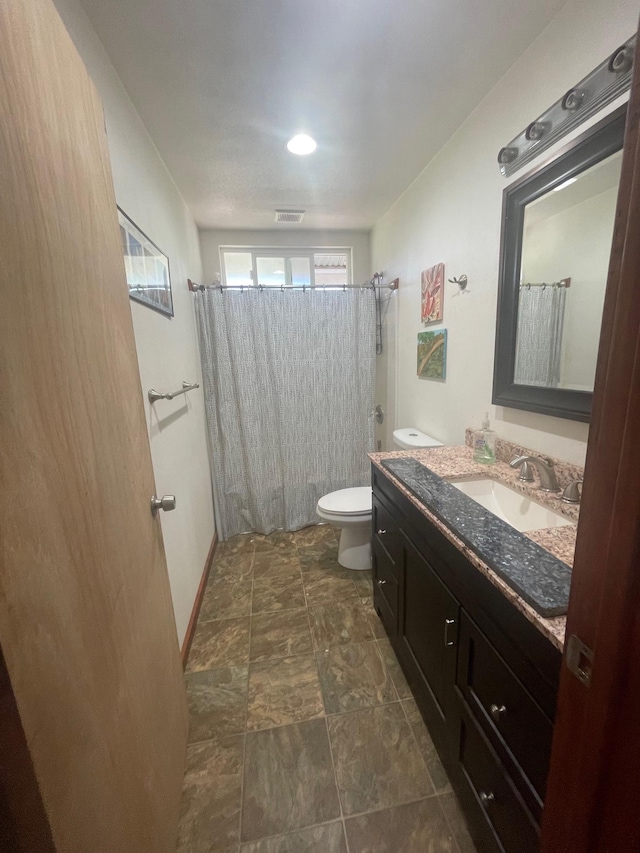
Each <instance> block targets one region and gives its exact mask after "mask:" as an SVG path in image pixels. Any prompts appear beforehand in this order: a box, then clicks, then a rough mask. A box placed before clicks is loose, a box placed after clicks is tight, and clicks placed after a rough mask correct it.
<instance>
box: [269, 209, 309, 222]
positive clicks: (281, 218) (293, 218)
mask: <svg viewBox="0 0 640 853" xmlns="http://www.w3.org/2000/svg"><path fill="white" fill-rule="evenodd" d="M304 214H305V211H304V210H276V218H275V222H289V223H291V222H302V217H303V216H304Z"/></svg>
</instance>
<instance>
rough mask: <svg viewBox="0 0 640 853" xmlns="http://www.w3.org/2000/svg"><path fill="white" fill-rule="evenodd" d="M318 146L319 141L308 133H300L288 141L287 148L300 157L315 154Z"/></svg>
mask: <svg viewBox="0 0 640 853" xmlns="http://www.w3.org/2000/svg"><path fill="white" fill-rule="evenodd" d="M317 147H318V143H317V142H316V141H315V139H312V138H311V137H310V136H308V135H307V134H306V133H298V134H297V136H294V137H293V139H290V140H289V141H288V142H287V150H289V151H290V152H291V153H292V154H298V155H299V156H300V157H304V156H306V155H307V154H313V152H314V151H315V150H316V148H317Z"/></svg>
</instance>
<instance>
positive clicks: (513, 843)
mask: <svg viewBox="0 0 640 853" xmlns="http://www.w3.org/2000/svg"><path fill="white" fill-rule="evenodd" d="M459 750H460V751H459V756H458V760H459V762H460V765H461V769H462V776H463V779H464V782H465V784H466V785H467V786H468V787H469V788H470V789H471V794H472V797H473V799H474V800H475V803H476V806H477V808H478V809H479V811H480V813H481V814H482V816H483V818H484V820H485V821H486V822H487V824H488V825H489V828H490V831H491V833H492V834H493V835H494V836H495V837H496V839H497V840H498V842H499V845H500V849H504V850H505V851H506V853H537V851H538V845H539V837H538V828H537V825H536V823H535V821H534V819H533V818H532V816H531V815H530V813H529V811H528V810H527V807H526V806H525V804H524V802H523V801H522V799H521V797H520V796H519V794H518V791H517V790H516V788H515V787H514V785H513V782H512V781H511V779H510V778H509V775H508V773H507V772H506V770H505V768H504V767H503V765H502V764H501V763H500V760H499V759H498V756H497V755H496V754H495V752H494V750H493V749H492V747H491V745H490V744H489V742H488V741H487V738H486V737H485V735H484V733H483V732H482V731H481V730H480V728H479V726H478V724H477V723H476V722H475V720H473V718H472V717H471V716H470V715H469V714H468V713H467V712H466V710H465V709H464V708H463V709H461V715H460V741H459Z"/></svg>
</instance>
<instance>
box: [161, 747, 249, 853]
mask: <svg viewBox="0 0 640 853" xmlns="http://www.w3.org/2000/svg"><path fill="white" fill-rule="evenodd" d="M243 746H244V736H236V737H231V738H226V739H225V740H223V741H220V742H211V741H208V742H207V743H199V744H194V745H193V746H190V747H189V748H188V749H187V769H186V772H185V777H184V785H183V790H182V806H181V816H180V827H179V832H178V847H177V853H236V851H237V850H238V843H239V840H240V839H239V828H240V807H241V797H242V756H243Z"/></svg>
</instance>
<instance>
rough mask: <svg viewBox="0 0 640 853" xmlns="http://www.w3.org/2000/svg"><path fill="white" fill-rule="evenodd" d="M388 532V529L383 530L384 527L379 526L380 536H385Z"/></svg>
mask: <svg viewBox="0 0 640 853" xmlns="http://www.w3.org/2000/svg"><path fill="white" fill-rule="evenodd" d="M386 532H387V531H386V530H383V529H382V528H381V527H380V528H379V530H378V536H384V534H385V533H386Z"/></svg>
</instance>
